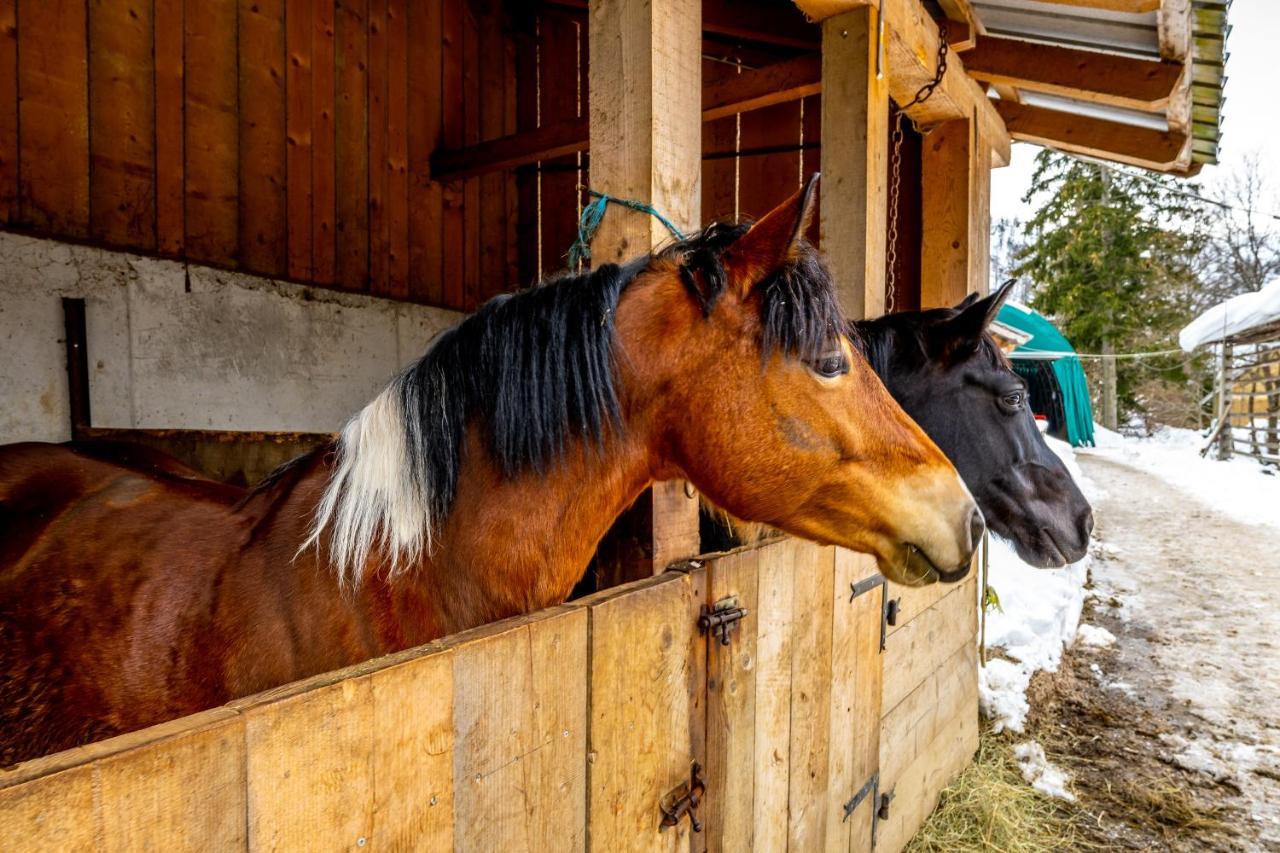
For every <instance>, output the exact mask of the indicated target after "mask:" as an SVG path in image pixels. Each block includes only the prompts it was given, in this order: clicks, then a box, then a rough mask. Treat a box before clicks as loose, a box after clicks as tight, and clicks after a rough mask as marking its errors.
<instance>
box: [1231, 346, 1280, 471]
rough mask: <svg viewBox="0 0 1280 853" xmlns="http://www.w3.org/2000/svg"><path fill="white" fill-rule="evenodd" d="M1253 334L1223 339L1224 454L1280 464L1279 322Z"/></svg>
mask: <svg viewBox="0 0 1280 853" xmlns="http://www.w3.org/2000/svg"><path fill="white" fill-rule="evenodd" d="M1249 340H1250V342H1249V343H1243V342H1235V341H1231V342H1227V343H1225V344H1222V345H1221V347H1222V350H1221V352H1220V354H1219V360H1220V365H1219V370H1218V378H1217V379H1218V393H1219V394H1220V395H1221V399H1220V402H1219V405H1220V406H1221V411H1220V414H1219V419H1220V421H1223V422H1222V423H1220V425H1219V426H1218V428H1217V432H1218V444H1219V449H1220V452H1219V456H1221V457H1222V458H1226V457H1227V456H1230V455H1232V454H1239V455H1242V456H1251V457H1253V458H1254V459H1257V460H1258V461H1259V462H1269V463H1271V464H1280V325H1277V326H1276V327H1275V328H1273V329H1271V330H1270V334H1269V336H1268V337H1261V339H1255V338H1250V339H1249Z"/></svg>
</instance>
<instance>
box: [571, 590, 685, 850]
mask: <svg viewBox="0 0 1280 853" xmlns="http://www.w3.org/2000/svg"><path fill="white" fill-rule="evenodd" d="M705 594H706V571H705V569H698V570H694V571H691V572H689V573H688V574H685V573H682V572H667V573H666V574H663V575H659V576H656V577H654V578H653V579H652V580H645V581H639V582H637V583H635V584H632V585H630V586H628V587H625V588H622V589H620V590H616V591H614V590H611V591H608V592H604V593H600V594H598V595H596V596H593V597H590V598H587V599H584V600H583V602H582V603H583V604H585V605H586V606H587V609H588V612H589V614H590V640H589V643H590V658H589V660H590V664H589V667H590V687H589V690H590V703H591V731H590V735H589V742H588V746H587V762H586V767H587V815H588V816H587V831H588V836H589V846H590V847H591V849H593V850H607V851H610V853H614V851H621V850H655V851H659V850H660V851H677V850H679V851H684V850H694V849H699V847H700V845H701V842H700V841H699V839H700V838H701V837H702V836H701V835H700V834H698V835H696V836H695V834H694V833H693V832H692V830H691V827H690V823H689V819H688V818H684V819H682V820H681V821H680V822H679V824H678V825H677V826H675V827H669V828H668V827H663V826H661V813H660V811H659V804H660V803H661V802H663V801H664V800H666V799H668V798H669V795H670V794H671V793H672V792H674V791H677V790H678V789H679V788H680V787H681V785H682V784H685V783H687V782H688V781H689V777H690V770H691V765H692V763H693V762H694V761H695V760H697V758H698V756H700V755H702V753H703V748H702V747H703V734H704V733H703V723H704V718H705V707H706V705H705V700H706V689H705V684H706V669H705V666H706V654H707V653H706V640H705V639H704V638H703V637H702V636H701V634H699V632H698V625H697V622H698V614H699V612H700V609H701V603H702V602H703V601H704V600H705Z"/></svg>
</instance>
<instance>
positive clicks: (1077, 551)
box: [996, 529, 1089, 569]
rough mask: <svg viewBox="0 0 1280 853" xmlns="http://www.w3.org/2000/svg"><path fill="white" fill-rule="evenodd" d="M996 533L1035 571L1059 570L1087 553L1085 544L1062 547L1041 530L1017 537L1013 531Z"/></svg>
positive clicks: (1087, 549)
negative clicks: (1079, 546) (1078, 546)
mask: <svg viewBox="0 0 1280 853" xmlns="http://www.w3.org/2000/svg"><path fill="white" fill-rule="evenodd" d="M996 533H997V535H998V536H1000V538H1001V539H1004V540H1006V541H1007V542H1009V543H1011V544H1012V545H1013V550H1014V552H1015V553H1017V555H1018V559H1019V560H1021V561H1022V562H1024V563H1026V564H1027V565H1029V566H1032V567H1033V568H1037V569H1060V568H1062V567H1063V566H1066V565H1069V564H1071V563H1074V562H1076V561H1077V560H1080V559H1082V558H1083V557H1084V555H1085V554H1087V553H1088V552H1089V548H1088V545H1087V544H1086V545H1085V546H1084V547H1082V548H1067V547H1064V546H1063V545H1060V544H1059V543H1058V542H1057V541H1056V539H1055V538H1054V537H1053V536H1052V535H1051V534H1049V533H1048V532H1047V531H1045V530H1043V529H1041V530H1039V531H1037V532H1036V533H1034V534H1032V535H1029V536H1022V535H1018V534H1017V533H1014V532H1013V531H1010V532H1008V533H1006V532H1004V531H996Z"/></svg>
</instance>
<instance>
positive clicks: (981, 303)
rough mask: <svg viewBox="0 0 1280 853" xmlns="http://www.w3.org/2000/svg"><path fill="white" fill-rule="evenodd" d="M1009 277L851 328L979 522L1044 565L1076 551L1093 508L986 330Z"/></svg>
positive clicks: (1084, 540) (1081, 549)
mask: <svg viewBox="0 0 1280 853" xmlns="http://www.w3.org/2000/svg"><path fill="white" fill-rule="evenodd" d="M1012 284H1013V283H1012V282H1009V283H1007V284H1005V285H1004V287H1002V288H1000V290H999V291H997V292H996V293H993V294H992V295H990V296H988V297H986V298H985V299H978V298H977V297H976V296H970V297H968V298H966V299H965V300H964V301H963V302H961V303H960V304H959V305H957V306H956V307H955V308H936V309H932V310H929V311H906V312H902V313H898V314H889V315H886V316H884V317H880V318H878V319H875V320H865V321H860V322H857V323H855V324H853V325H854V334H852V335H851V337H852V339H853V340H854V341H855V342H859V341H860V342H861V346H862V348H863V350H864V352H865V354H866V356H867V358H868V360H869V361H870V362H871V366H872V367H873V368H874V369H875V371H876V373H877V374H879V376H880V379H881V380H882V381H883V382H884V384H885V386H886V387H888V389H889V393H891V394H892V395H893V397H894V399H895V400H897V401H898V404H899V405H901V406H902V408H903V409H904V410H906V412H907V414H909V415H910V416H911V417H912V418H913V419H915V421H916V423H918V424H919V425H920V426H921V427H922V428H923V429H924V431H925V432H926V433H927V434H928V435H929V437H930V438H932V439H933V440H934V442H935V443H936V444H937V445H938V447H940V448H941V449H942V452H943V453H945V454H946V455H947V456H948V457H949V458H950V459H951V461H952V463H953V464H954V465H955V466H956V470H957V471H959V472H960V476H961V478H963V479H964V482H965V485H967V486H968V487H969V491H970V492H972V493H973V496H974V497H975V498H976V499H977V501H978V506H979V507H981V508H982V513H983V515H984V516H986V522H987V526H988V527H990V528H991V529H992V530H993V531H995V532H996V533H997V534H999V535H1000V536H1002V537H1004V538H1006V539H1008V540H1010V541H1011V542H1013V544H1014V546H1015V547H1016V548H1017V551H1018V556H1019V557H1021V558H1022V559H1023V560H1024V561H1026V562H1028V563H1030V564H1031V565H1033V566H1040V567H1042V568H1049V567H1053V566H1061V565H1063V564H1065V563H1069V562H1073V561H1075V560H1078V559H1080V558H1081V557H1083V556H1084V554H1085V551H1086V550H1087V549H1088V547H1089V534H1090V533H1091V532H1092V530H1093V512H1092V511H1091V509H1090V508H1089V502H1088V501H1086V500H1085V498H1084V495H1082V494H1081V493H1080V489H1079V487H1077V486H1076V484H1075V481H1074V480H1073V479H1072V478H1071V474H1070V473H1069V472H1068V471H1067V468H1066V466H1065V465H1063V464H1062V460H1061V459H1059V458H1058V457H1057V456H1056V455H1055V454H1054V453H1053V451H1052V450H1050V449H1049V447H1048V445H1046V444H1045V441H1044V438H1043V437H1042V436H1041V435H1040V431H1039V429H1037V428H1036V423H1035V419H1034V418H1033V417H1032V415H1031V411H1030V409H1029V408H1028V407H1027V389H1026V386H1025V384H1024V383H1023V381H1022V380H1021V379H1020V378H1018V376H1017V374H1015V373H1014V372H1013V370H1012V369H1011V368H1010V367H1009V362H1008V360H1007V359H1006V358H1005V356H1004V354H1003V353H1001V351H1000V349H999V347H997V346H996V344H995V342H994V341H993V340H992V339H991V335H989V334H988V333H987V327H988V326H989V325H990V324H991V321H992V320H993V319H995V316H996V314H997V312H999V310H1000V306H1001V305H1003V304H1004V301H1005V299H1006V298H1007V297H1008V295H1009V290H1010V288H1011V286H1012Z"/></svg>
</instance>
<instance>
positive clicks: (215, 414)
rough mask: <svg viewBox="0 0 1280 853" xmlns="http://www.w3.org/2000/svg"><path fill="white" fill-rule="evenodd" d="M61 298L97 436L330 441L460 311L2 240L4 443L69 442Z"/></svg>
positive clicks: (47, 243) (19, 238)
mask: <svg viewBox="0 0 1280 853" xmlns="http://www.w3.org/2000/svg"><path fill="white" fill-rule="evenodd" d="M63 296H76V297H83V298H84V299H85V300H86V304H85V314H86V324H87V326H88V337H89V346H88V350H89V353H88V355H89V375H90V389H91V409H92V416H93V424H92V425H93V426H100V427H185V428H204V429H229V430H240V429H245V430H298V431H331V430H336V429H337V428H338V427H339V426H341V424H342V423H343V421H345V420H346V418H347V417H349V416H350V415H351V414H352V413H354V412H355V411H356V410H358V409H359V408H360V407H361V406H362V405H363V404H364V403H365V402H366V401H367V400H368V399H369V398H370V397H371V396H372V395H373V394H374V393H376V392H377V391H378V389H379V388H380V387H381V386H382V385H383V384H384V383H385V382H386V381H387V380H388V379H389V378H390V377H391V376H392V375H393V374H394V373H395V372H396V371H397V370H398V369H399V368H400V367H401V366H402V365H404V364H406V363H408V362H410V361H412V360H414V359H415V358H417V357H418V356H420V355H421V354H422V353H423V352H424V351H425V350H426V348H427V344H428V343H429V341H430V340H431V339H432V338H433V337H434V336H435V335H436V334H437V333H438V332H440V331H441V330H442V329H444V328H447V327H448V326H450V325H452V324H453V323H454V322H456V321H457V320H458V319H459V318H460V316H461V315H459V314H457V313H454V312H451V311H445V310H442V309H436V308H428V307H425V306H420V305H410V304H407V303H399V302H392V301H388V300H384V299H375V298H372V297H366V296H359V295H352V294H344V293H337V292H334V291H328V290H320V289H316V288H311V287H305V286H301V285H295V284H290V283H287V282H279V281H273V280H270V279H263V278H258V277H256V276H250V275H244V274H239V273H233V272H226V271H223V270H214V269H209V268H205V267H198V266H189V265H185V264H183V263H180V262H175V261H164V260H156V259H153V258H147V257H141V256H138V255H131V254H127V253H122V252H113V251H108V250H104V249H96V248H90V247H87V246H77V245H70V244H67V243H60V242H57V241H53V240H44V239H37V238H33V237H27V236H24V235H19V234H12V233H4V232H0V443H7V442H13V441H25V440H41V441H65V440H66V439H67V438H69V437H70V427H69V424H68V417H69V416H68V412H67V406H68V403H67V375H66V356H65V349H64V346H65V345H64V341H63V337H64V335H63V319H62V305H61V302H60V298H61V297H63Z"/></svg>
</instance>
